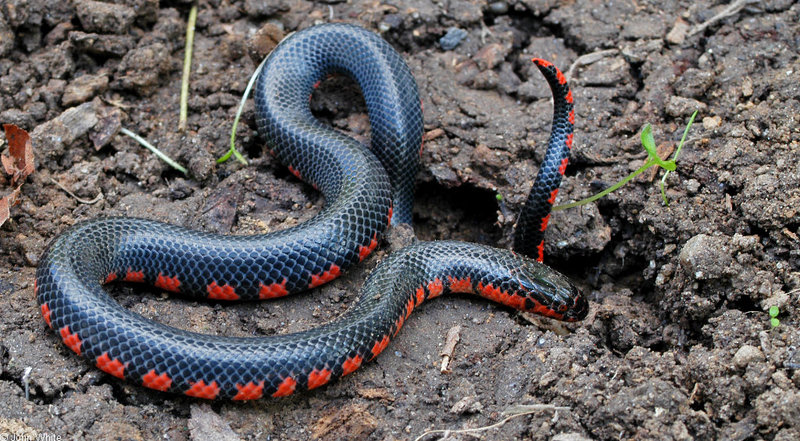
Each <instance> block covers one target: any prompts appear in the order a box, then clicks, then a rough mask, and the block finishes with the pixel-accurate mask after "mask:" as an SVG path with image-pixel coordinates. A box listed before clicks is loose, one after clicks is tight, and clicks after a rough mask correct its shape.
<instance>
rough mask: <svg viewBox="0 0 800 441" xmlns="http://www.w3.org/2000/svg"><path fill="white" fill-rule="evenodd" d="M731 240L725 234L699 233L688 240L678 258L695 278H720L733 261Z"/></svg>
mask: <svg viewBox="0 0 800 441" xmlns="http://www.w3.org/2000/svg"><path fill="white" fill-rule="evenodd" d="M729 242H730V240H729V239H728V238H727V237H724V236H709V235H707V234H698V235H697V236H694V237H692V238H691V239H689V240H688V241H687V242H686V244H685V245H684V246H683V249H681V253H680V255H679V256H678V259H679V260H680V263H681V266H682V267H683V269H684V270H685V271H686V272H687V273H689V274H690V276H691V277H692V278H694V279H697V280H706V279H715V278H719V277H721V276H722V275H724V274H725V273H726V272H727V271H728V270H729V269H730V266H731V264H732V263H733V256H732V254H731V253H732V252H731V247H730V246H729Z"/></svg>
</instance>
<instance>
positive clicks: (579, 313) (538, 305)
mask: <svg viewBox="0 0 800 441" xmlns="http://www.w3.org/2000/svg"><path fill="white" fill-rule="evenodd" d="M513 275H514V277H515V278H516V281H517V283H518V285H519V287H520V290H521V294H523V295H524V296H525V297H526V298H528V299H530V300H531V302H530V303H531V304H532V307H531V308H529V309H530V310H531V312H534V313H538V314H542V315H545V316H547V317H551V318H555V319H558V320H564V321H570V322H574V321H579V320H582V319H583V318H584V317H586V314H587V313H588V310H589V303H588V301H587V299H586V296H584V295H583V293H582V292H581V290H580V289H579V288H578V287H577V286H575V285H573V284H572V282H570V281H569V279H567V278H566V277H564V276H562V275H561V274H559V273H557V272H556V271H554V270H552V269H551V268H549V267H547V266H546V265H544V264H541V263H539V262H535V261H532V260H528V259H526V260H525V262H524V263H523V264H522V265H521V267H520V268H518V269H517V270H516V271H514V272H513Z"/></svg>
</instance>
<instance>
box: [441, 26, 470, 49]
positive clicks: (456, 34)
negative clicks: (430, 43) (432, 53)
mask: <svg viewBox="0 0 800 441" xmlns="http://www.w3.org/2000/svg"><path fill="white" fill-rule="evenodd" d="M465 38H467V31H465V30H463V29H460V28H450V29H448V30H447V33H446V34H445V35H444V37H442V38H440V39H439V46H441V47H442V49H444V50H446V51H449V50H453V49H455V48H456V47H457V46H458V45H459V44H461V40H463V39H465Z"/></svg>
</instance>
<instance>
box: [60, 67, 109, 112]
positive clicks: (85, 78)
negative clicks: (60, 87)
mask: <svg viewBox="0 0 800 441" xmlns="http://www.w3.org/2000/svg"><path fill="white" fill-rule="evenodd" d="M107 89H108V76H107V75H106V74H98V75H82V76H80V77H78V78H75V79H74V80H72V82H71V83H69V85H67V87H66V89H64V95H63V96H62V97H61V104H62V105H63V106H64V107H71V106H74V105H76V104H80V103H83V102H86V101H88V100H90V99H92V98H94V96H95V95H97V94H99V93H103V92H105V91H106V90H107Z"/></svg>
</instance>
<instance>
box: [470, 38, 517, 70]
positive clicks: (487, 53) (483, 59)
mask: <svg viewBox="0 0 800 441" xmlns="http://www.w3.org/2000/svg"><path fill="white" fill-rule="evenodd" d="M510 49H511V48H508V47H506V46H504V45H502V44H500V43H489V44H487V45H486V46H484V47H482V48H481V49H480V50H479V51H478V52H477V53H476V54H475V55H474V56H473V57H472V59H473V60H474V61H475V62H476V63H478V67H479V68H480V69H481V70H486V69H494V67H495V66H497V65H498V64H500V63H501V62H502V61H503V60H505V58H506V55H508V52H509V50H510Z"/></svg>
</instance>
